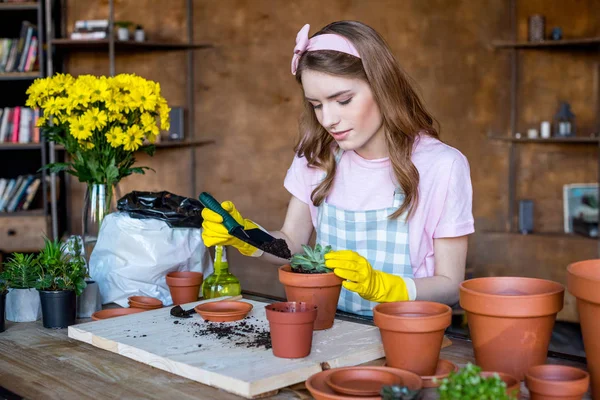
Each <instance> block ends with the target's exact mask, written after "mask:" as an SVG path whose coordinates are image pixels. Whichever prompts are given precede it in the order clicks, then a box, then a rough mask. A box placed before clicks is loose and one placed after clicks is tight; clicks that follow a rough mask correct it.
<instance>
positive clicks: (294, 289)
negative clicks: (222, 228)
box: [279, 264, 342, 331]
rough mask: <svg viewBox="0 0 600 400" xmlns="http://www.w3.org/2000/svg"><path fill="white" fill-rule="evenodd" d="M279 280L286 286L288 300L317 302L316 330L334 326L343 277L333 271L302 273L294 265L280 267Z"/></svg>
mask: <svg viewBox="0 0 600 400" xmlns="http://www.w3.org/2000/svg"><path fill="white" fill-rule="evenodd" d="M279 282H281V283H282V284H283V285H284V286H285V296H286V298H287V301H295V302H305V303H310V304H315V305H316V306H317V309H318V313H317V319H316V321H315V330H316V331H319V330H322V329H329V328H331V327H332V326H333V320H334V319H335V311H336V310H337V303H338V299H339V297H340V291H341V290H342V279H341V278H339V277H337V276H336V275H335V274H334V273H333V272H330V273H327V274H300V273H296V272H292V267H291V266H290V265H289V264H288V265H284V266H282V267H280V268H279Z"/></svg>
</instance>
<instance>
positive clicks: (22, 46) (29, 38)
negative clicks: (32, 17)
mask: <svg viewBox="0 0 600 400" xmlns="http://www.w3.org/2000/svg"><path fill="white" fill-rule="evenodd" d="M38 44H39V42H38V30H37V26H36V25H35V24H33V23H31V22H29V21H23V23H22V24H21V32H20V34H19V37H18V38H0V73H6V72H31V71H35V70H37V69H38V63H37V55H38Z"/></svg>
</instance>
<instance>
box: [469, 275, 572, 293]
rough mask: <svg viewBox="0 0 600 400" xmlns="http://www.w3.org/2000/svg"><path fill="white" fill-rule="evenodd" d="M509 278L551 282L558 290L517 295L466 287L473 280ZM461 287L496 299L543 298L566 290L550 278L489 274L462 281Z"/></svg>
mask: <svg viewBox="0 0 600 400" xmlns="http://www.w3.org/2000/svg"><path fill="white" fill-rule="evenodd" d="M491 279H494V280H509V279H517V280H528V281H530V282H533V281H537V282H546V283H551V284H555V285H557V289H556V290H552V291H547V292H544V293H537V294H515V295H512V294H511V295H506V294H495V293H485V292H480V291H478V290H474V289H470V288H467V287H465V284H468V282H471V281H481V280H491ZM459 289H460V290H461V291H463V292H465V293H468V294H470V295H472V296H481V297H488V298H495V299H500V298H510V299H533V298H541V297H547V296H553V295H556V294H559V293H561V292H564V291H565V287H564V285H562V284H560V283H558V282H554V281H551V280H548V279H539V278H528V277H521V276H489V277H483V278H473V279H467V280H465V281H462V282H461V283H460V286H459Z"/></svg>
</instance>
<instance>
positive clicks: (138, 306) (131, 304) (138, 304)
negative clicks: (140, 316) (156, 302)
mask: <svg viewBox="0 0 600 400" xmlns="http://www.w3.org/2000/svg"><path fill="white" fill-rule="evenodd" d="M127 304H129V307H131V308H141V309H143V310H158V309H159V308H162V306H146V305H142V304H140V303H132V302H131V301H130V302H128V303H127Z"/></svg>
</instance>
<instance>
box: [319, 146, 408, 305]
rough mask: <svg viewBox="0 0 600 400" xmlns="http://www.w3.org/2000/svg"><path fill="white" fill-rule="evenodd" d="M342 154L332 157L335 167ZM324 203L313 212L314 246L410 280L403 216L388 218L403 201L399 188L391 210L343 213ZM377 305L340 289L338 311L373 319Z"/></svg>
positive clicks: (404, 219)
mask: <svg viewBox="0 0 600 400" xmlns="http://www.w3.org/2000/svg"><path fill="white" fill-rule="evenodd" d="M342 154H343V151H339V152H338V153H337V154H336V157H335V160H336V163H338V162H339V160H340V159H341V157H342ZM326 200H327V199H325V201H323V203H321V205H320V206H319V207H318V211H317V243H320V244H321V245H322V246H327V245H331V247H332V248H333V250H354V251H356V252H357V253H358V254H360V255H361V256H363V257H365V258H366V259H367V260H369V263H370V264H371V266H372V267H373V268H374V269H376V270H379V271H383V272H387V273H390V274H394V275H398V276H403V277H409V278H412V277H413V272H412V267H411V265H410V255H409V247H408V222H407V221H406V214H404V215H402V216H400V217H399V218H396V219H389V218H388V216H389V215H390V214H392V213H393V212H394V211H396V210H397V209H398V208H400V205H401V204H402V202H403V201H404V193H402V191H401V189H400V188H396V190H395V191H394V201H393V204H392V207H389V208H383V209H380V210H367V211H347V210H343V209H341V208H339V207H336V206H334V205H331V204H329V203H327V201H326ZM377 304H378V303H375V302H372V301H368V300H365V299H363V298H362V297H360V296H359V295H358V294H357V293H354V292H352V291H350V290H347V289H346V288H344V287H342V292H341V294H340V298H339V301H338V309H339V310H342V311H346V312H351V313H354V314H359V315H365V316H373V307H375V306H376V305H377Z"/></svg>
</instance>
